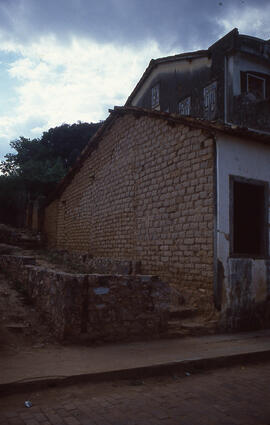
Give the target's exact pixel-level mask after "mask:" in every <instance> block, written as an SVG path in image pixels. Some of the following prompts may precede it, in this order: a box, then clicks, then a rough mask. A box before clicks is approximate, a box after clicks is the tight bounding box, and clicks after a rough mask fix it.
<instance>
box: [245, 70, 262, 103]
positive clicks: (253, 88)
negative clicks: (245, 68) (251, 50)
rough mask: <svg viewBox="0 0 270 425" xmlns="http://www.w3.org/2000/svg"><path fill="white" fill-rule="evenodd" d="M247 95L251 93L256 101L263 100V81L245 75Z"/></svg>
mask: <svg viewBox="0 0 270 425" xmlns="http://www.w3.org/2000/svg"><path fill="white" fill-rule="evenodd" d="M247 93H252V94H253V95H254V96H255V98H256V99H265V79H264V78H261V77H256V76H255V75H252V74H247Z"/></svg>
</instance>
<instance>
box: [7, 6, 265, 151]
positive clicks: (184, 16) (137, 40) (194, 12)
mask: <svg viewBox="0 0 270 425" xmlns="http://www.w3.org/2000/svg"><path fill="white" fill-rule="evenodd" d="M269 20H270V2H269V0H97V1H92V0H0V159H1V158H3V155H4V154H5V153H7V152H8V151H9V142H10V141H11V140H14V139H16V138H18V137H19V136H25V137H29V138H34V137H39V136H41V134H42V132H43V131H46V130H47V129H49V128H50V127H55V126H57V125H61V124H62V123H64V122H65V123H74V122H76V121H78V120H81V121H86V122H98V121H99V120H103V119H105V118H106V117H107V115H108V108H111V107H113V106H114V105H123V104H124V102H125V100H126V99H127V97H128V95H129V94H130V92H131V90H132V89H133V88H134V86H135V84H136V82H137V81H138V79H139V78H140V76H141V74H142V73H143V71H144V69H145V68H146V66H147V65H148V63H149V61H150V59H151V58H157V57H161V56H167V55H170V54H175V53H181V52H183V51H192V50H197V49H206V48H208V47H209V45H210V44H212V43H213V42H215V41H216V40H217V39H218V38H219V37H221V36H223V35H224V34H226V33H227V32H229V31H230V30H231V29H233V28H234V27H237V28H238V29H239V31H240V33H243V34H249V35H253V36H256V37H260V38H264V39H269V38H270V25H269Z"/></svg>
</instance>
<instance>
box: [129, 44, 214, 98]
mask: <svg viewBox="0 0 270 425" xmlns="http://www.w3.org/2000/svg"><path fill="white" fill-rule="evenodd" d="M207 56H209V50H197V51H195V52H188V53H181V54H178V55H173V56H166V57H163V58H158V59H151V61H150V62H149V65H148V67H147V68H146V70H145V71H144V73H143V75H142V77H141V78H140V80H139V81H138V83H137V84H136V86H135V88H134V89H133V91H132V93H131V94H130V95H129V97H128V98H127V101H126V103H125V105H126V106H128V105H130V103H131V101H132V99H133V97H134V96H135V95H136V94H137V92H138V91H139V89H140V87H142V85H143V84H144V82H145V81H146V80H147V78H148V77H149V75H150V74H151V72H152V71H153V70H154V69H155V68H156V67H157V66H158V65H160V64H162V63H170V62H177V61H182V60H192V59H198V58H202V57H207Z"/></svg>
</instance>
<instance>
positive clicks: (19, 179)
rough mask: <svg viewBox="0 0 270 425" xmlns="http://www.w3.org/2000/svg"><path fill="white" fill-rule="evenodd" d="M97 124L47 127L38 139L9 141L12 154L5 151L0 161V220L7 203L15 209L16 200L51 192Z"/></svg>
mask: <svg viewBox="0 0 270 425" xmlns="http://www.w3.org/2000/svg"><path fill="white" fill-rule="evenodd" d="M100 125H101V123H91V124H89V123H81V122H78V123H76V124H72V125H69V124H62V125H61V126H59V127H55V128H50V129H49V130H48V131H46V132H44V133H43V134H42V137H41V138H39V139H32V140H31V139H27V138H25V137H20V138H19V139H17V140H14V141H12V142H11V143H10V146H11V147H12V148H13V149H14V151H15V153H8V154H6V155H5V160H4V161H2V163H1V164H0V177H1V179H0V180H1V181H0V190H1V191H2V197H1V205H0V210H1V211H0V219H1V217H6V213H5V211H6V210H7V206H9V208H10V210H13V211H17V199H22V198H23V199H31V200H34V199H37V198H38V197H39V196H44V195H45V196H46V195H48V194H49V193H50V192H51V191H53V190H54V188H55V187H56V185H57V183H58V182H59V181H60V180H61V179H62V178H63V177H64V176H65V175H66V173H67V172H68V169H69V168H70V167H71V166H72V165H73V164H74V162H75V161H76V159H77V157H78V155H79V154H80V152H81V151H82V149H83V148H84V147H85V146H86V144H87V143H88V141H89V140H90V138H91V137H92V136H93V135H94V134H95V132H96V131H97V130H98V128H99V127H100ZM16 185H17V186H16ZM15 186H16V190H15V192H14V187H15ZM12 188H13V189H12ZM12 191H13V192H12ZM13 193H16V194H17V196H15V197H14V196H13ZM18 193H20V196H18ZM1 220H3V219H1Z"/></svg>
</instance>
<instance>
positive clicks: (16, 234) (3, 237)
mask: <svg viewBox="0 0 270 425" xmlns="http://www.w3.org/2000/svg"><path fill="white" fill-rule="evenodd" d="M42 242H43V241H42V238H41V236H40V234H37V233H33V232H31V231H30V230H28V229H16V228H13V227H10V226H6V225H5V224H0V243H1V244H7V245H13V246H17V247H20V248H23V249H39V248H40V247H41V246H42Z"/></svg>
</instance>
